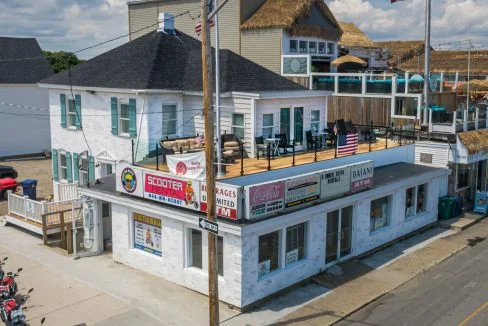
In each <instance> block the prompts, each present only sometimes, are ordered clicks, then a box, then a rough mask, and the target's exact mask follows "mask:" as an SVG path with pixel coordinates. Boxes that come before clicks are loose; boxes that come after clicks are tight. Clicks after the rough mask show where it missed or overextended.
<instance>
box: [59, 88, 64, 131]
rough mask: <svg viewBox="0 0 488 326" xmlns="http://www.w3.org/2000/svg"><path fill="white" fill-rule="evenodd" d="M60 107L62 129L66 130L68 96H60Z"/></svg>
mask: <svg viewBox="0 0 488 326" xmlns="http://www.w3.org/2000/svg"><path fill="white" fill-rule="evenodd" d="M59 106H60V107H61V127H63V128H66V95H64V94H60V95H59Z"/></svg>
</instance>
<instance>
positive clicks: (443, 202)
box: [438, 196, 456, 220]
mask: <svg viewBox="0 0 488 326" xmlns="http://www.w3.org/2000/svg"><path fill="white" fill-rule="evenodd" d="M455 201H456V198H455V197H450V196H445V197H441V198H439V205H438V208H439V213H438V217H439V220H448V219H451V218H453V217H454V211H455Z"/></svg>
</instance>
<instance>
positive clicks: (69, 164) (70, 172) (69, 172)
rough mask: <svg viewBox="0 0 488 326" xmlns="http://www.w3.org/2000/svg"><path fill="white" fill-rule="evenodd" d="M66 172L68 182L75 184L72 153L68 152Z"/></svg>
mask: <svg viewBox="0 0 488 326" xmlns="http://www.w3.org/2000/svg"><path fill="white" fill-rule="evenodd" d="M66 170H67V179H68V182H69V183H71V182H73V161H71V153H70V152H66Z"/></svg>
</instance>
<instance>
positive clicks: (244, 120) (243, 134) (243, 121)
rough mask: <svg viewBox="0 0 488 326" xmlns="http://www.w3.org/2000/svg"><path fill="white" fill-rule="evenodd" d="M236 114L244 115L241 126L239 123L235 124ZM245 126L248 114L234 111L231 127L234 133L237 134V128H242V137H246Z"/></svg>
mask: <svg viewBox="0 0 488 326" xmlns="http://www.w3.org/2000/svg"><path fill="white" fill-rule="evenodd" d="M235 115H241V116H242V126H239V125H236V124H234V116H235ZM245 126H246V115H245V114H244V113H232V127H231V128H232V133H233V134H234V135H237V134H236V132H235V129H242V137H241V139H244V137H245V136H246V129H245ZM239 137H240V136H239Z"/></svg>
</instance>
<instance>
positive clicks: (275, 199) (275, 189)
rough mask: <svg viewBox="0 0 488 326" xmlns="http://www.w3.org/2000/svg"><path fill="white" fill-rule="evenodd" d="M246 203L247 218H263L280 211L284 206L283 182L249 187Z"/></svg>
mask: <svg viewBox="0 0 488 326" xmlns="http://www.w3.org/2000/svg"><path fill="white" fill-rule="evenodd" d="M248 201H249V206H248V207H249V210H248V215H249V217H248V218H256V217H265V216H268V215H272V214H273V213H276V212H279V211H282V210H283V208H284V205H285V182H284V181H278V182H273V183H266V184H262V185H259V186H253V187H250V188H249V192H248Z"/></svg>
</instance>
